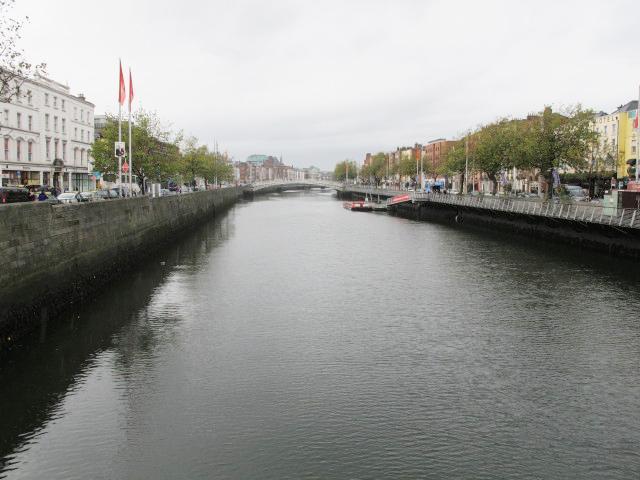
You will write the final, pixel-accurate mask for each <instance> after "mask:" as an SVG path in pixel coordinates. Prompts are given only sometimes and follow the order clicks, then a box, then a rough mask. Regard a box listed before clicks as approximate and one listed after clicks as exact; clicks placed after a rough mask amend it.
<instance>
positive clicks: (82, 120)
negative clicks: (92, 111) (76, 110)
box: [80, 110, 84, 122]
mask: <svg viewBox="0 0 640 480" xmlns="http://www.w3.org/2000/svg"><path fill="white" fill-rule="evenodd" d="M80 121H81V122H84V110H80Z"/></svg>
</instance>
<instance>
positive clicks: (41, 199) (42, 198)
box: [38, 190, 47, 202]
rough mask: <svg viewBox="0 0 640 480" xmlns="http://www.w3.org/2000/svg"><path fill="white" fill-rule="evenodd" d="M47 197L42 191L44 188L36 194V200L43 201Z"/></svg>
mask: <svg viewBox="0 0 640 480" xmlns="http://www.w3.org/2000/svg"><path fill="white" fill-rule="evenodd" d="M46 199H47V194H46V193H44V190H40V194H39V195H38V201H39V202H44V201H45V200H46Z"/></svg>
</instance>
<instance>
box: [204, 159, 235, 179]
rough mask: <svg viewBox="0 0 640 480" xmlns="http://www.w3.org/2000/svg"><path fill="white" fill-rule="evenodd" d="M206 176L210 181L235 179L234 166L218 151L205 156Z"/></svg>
mask: <svg viewBox="0 0 640 480" xmlns="http://www.w3.org/2000/svg"><path fill="white" fill-rule="evenodd" d="M204 178H205V180H206V181H207V182H209V183H219V182H230V181H232V180H233V166H232V165H231V163H229V162H227V161H226V160H225V158H224V157H223V156H222V155H220V154H219V153H216V152H209V153H208V154H207V155H206V157H205V167H204Z"/></svg>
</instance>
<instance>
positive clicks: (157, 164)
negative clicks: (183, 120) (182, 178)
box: [92, 110, 181, 182]
mask: <svg viewBox="0 0 640 480" xmlns="http://www.w3.org/2000/svg"><path fill="white" fill-rule="evenodd" d="M131 131H132V137H133V144H132V149H133V151H132V156H133V170H132V172H133V173H134V174H135V175H137V176H138V181H139V182H142V181H143V179H149V180H152V181H155V182H162V181H166V180H167V179H168V178H171V177H172V176H174V175H175V174H176V173H177V172H178V171H179V167H180V150H179V148H178V143H179V141H180V138H181V134H179V135H177V136H173V135H172V133H171V132H170V131H169V130H167V129H166V128H165V127H163V126H162V124H161V123H160V120H159V119H158V117H157V116H156V115H155V114H151V113H147V112H145V111H143V110H140V111H138V112H136V113H134V115H133V124H132V126H131ZM128 136H129V128H128V123H127V122H123V123H122V139H123V141H124V142H126V143H127V147H128V143H129V138H128ZM116 141H118V119H117V117H115V116H108V117H107V122H106V125H105V127H104V129H103V130H102V132H101V137H100V138H98V139H97V140H96V141H95V142H94V144H93V150H92V156H93V158H94V160H95V162H94V168H95V169H96V170H97V171H100V172H102V173H103V174H107V176H111V177H113V176H114V174H117V172H118V159H117V158H116V157H115V156H114V154H113V145H114V142H116ZM127 152H128V148H127Z"/></svg>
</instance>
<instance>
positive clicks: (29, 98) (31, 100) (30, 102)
mask: <svg viewBox="0 0 640 480" xmlns="http://www.w3.org/2000/svg"><path fill="white" fill-rule="evenodd" d="M27 102H28V103H29V105H33V94H32V93H31V90H27Z"/></svg>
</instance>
